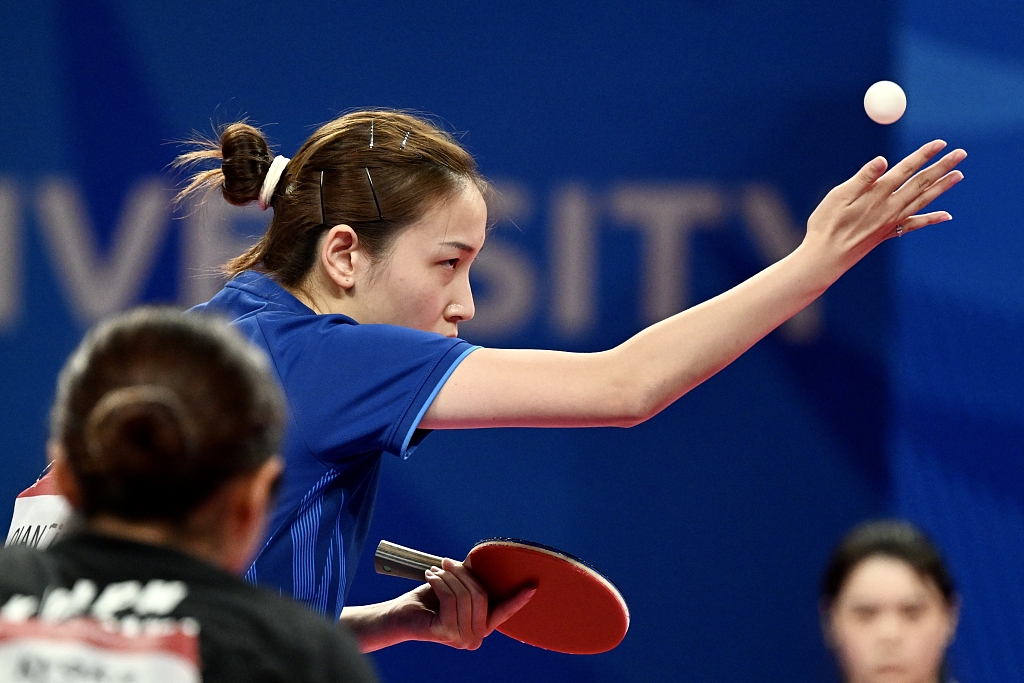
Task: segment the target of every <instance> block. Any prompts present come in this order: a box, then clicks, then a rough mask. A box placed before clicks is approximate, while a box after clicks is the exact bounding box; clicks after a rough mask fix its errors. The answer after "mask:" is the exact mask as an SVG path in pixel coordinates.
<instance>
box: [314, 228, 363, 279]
mask: <svg viewBox="0 0 1024 683" xmlns="http://www.w3.org/2000/svg"><path fill="white" fill-rule="evenodd" d="M366 259H367V255H366V253H365V250H364V249H363V246H362V244H361V243H360V241H359V235H357V234H356V231H355V230H353V229H352V228H351V227H349V226H347V225H335V226H334V227H333V228H331V229H330V230H328V231H327V234H326V235H324V238H323V241H322V243H321V244H320V264H321V265H322V266H323V268H324V271H325V272H326V274H327V277H328V278H329V279H330V280H331V282H333V283H334V284H335V285H336V286H338V287H340V288H342V289H351V288H352V286H353V285H354V284H355V283H356V279H357V278H358V276H359V274H360V271H361V270H362V269H363V266H364V265H366V264H365V263H364V261H366Z"/></svg>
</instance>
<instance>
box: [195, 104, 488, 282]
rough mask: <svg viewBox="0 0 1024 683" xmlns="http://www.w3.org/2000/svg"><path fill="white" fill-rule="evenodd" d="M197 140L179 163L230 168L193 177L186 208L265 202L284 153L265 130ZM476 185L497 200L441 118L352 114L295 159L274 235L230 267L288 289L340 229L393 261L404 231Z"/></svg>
mask: <svg viewBox="0 0 1024 683" xmlns="http://www.w3.org/2000/svg"><path fill="white" fill-rule="evenodd" d="M196 144H197V149H196V150H194V151H192V152H189V153H187V154H183V155H181V156H179V157H178V159H177V160H176V161H175V165H176V166H190V165H192V164H195V163H201V162H204V161H209V160H215V159H220V160H221V166H220V168H218V169H212V170H206V171H200V172H198V173H195V174H194V175H192V176H191V177H190V179H189V182H188V184H187V186H186V187H185V189H183V190H182V191H181V192H180V193H179V195H178V199H177V200H178V201H179V202H180V201H182V200H183V199H185V198H187V197H189V196H190V195H192V194H194V193H196V192H199V191H201V190H204V189H205V190H214V189H217V188H220V190H221V192H222V194H223V195H224V198H225V199H226V200H227V201H228V202H230V203H232V204H236V205H239V206H241V205H244V204H248V203H250V202H253V201H256V200H257V199H258V198H259V193H260V188H261V187H262V185H263V180H264V179H265V178H266V176H267V171H268V170H269V169H270V164H271V162H272V161H273V159H274V156H273V154H272V153H271V151H270V146H269V145H268V144H267V140H266V138H265V137H264V135H263V133H262V132H261V131H260V130H259V129H258V128H255V127H253V126H251V125H249V124H247V123H244V122H241V123H233V124H230V125H228V126H225V127H224V128H222V129H221V130H220V132H219V140H217V141H212V140H209V141H205V142H204V141H201V140H200V141H197V143H196ZM321 173H322V175H323V184H322V193H323V194H322V200H323V208H322V211H323V214H321ZM469 185H475V186H476V188H477V189H478V190H480V192H481V194H483V195H484V197H485V198H487V197H488V195H489V194H490V188H489V185H488V183H487V181H486V180H484V178H483V176H481V175H480V172H479V171H478V170H477V167H476V162H475V161H474V160H473V157H472V156H471V155H470V154H469V152H467V151H466V150H465V149H463V148H462V147H461V146H460V145H459V144H458V143H457V142H456V141H455V139H454V138H453V137H452V136H451V135H449V134H448V133H446V132H444V131H443V130H441V129H440V128H439V127H437V126H435V125H434V124H432V123H431V122H429V121H427V120H425V119H423V118H421V117H419V116H416V115H413V114H410V113H407V112H400V111H393V110H366V111H355V112H351V113H348V114H345V115H344V116H341V117H339V118H337V119H334V120H333V121H330V122H329V123H326V124H324V125H323V126H321V127H320V128H319V129H317V130H316V132H314V133H313V135H312V136H310V138H309V139H308V140H306V142H305V143H303V145H302V146H301V147H300V148H299V151H298V152H296V153H295V156H294V157H292V159H291V161H289V162H288V165H287V167H285V170H284V174H283V175H282V177H281V179H280V181H279V182H278V184H277V187H276V189H275V191H274V194H273V197H272V199H271V200H270V205H271V206H272V207H273V208H274V216H273V218H272V219H271V221H270V226H269V227H268V228H267V232H266V233H265V234H264V235H263V237H262V238H261V239H260V240H259V241H258V242H257V243H256V244H254V245H253V246H252V247H250V248H249V249H248V250H247V251H246V252H245V253H243V254H241V255H240V256H237V257H235V258H233V259H231V260H230V261H228V263H226V264H225V265H224V270H225V271H226V272H227V273H228V274H229V275H232V276H234V275H237V274H238V273H240V272H242V271H244V270H247V269H250V268H257V269H260V270H263V271H264V272H268V273H270V274H272V275H274V276H275V277H276V279H277V280H278V281H279V282H280V283H281V284H283V285H286V286H293V285H297V284H300V283H301V281H302V279H303V278H304V277H305V276H306V274H307V273H308V272H309V270H310V268H312V266H313V263H314V262H315V260H316V248H317V244H318V242H319V239H320V236H321V235H322V234H323V233H324V231H325V230H326V229H327V228H328V227H331V226H334V225H339V224H345V225H348V226H350V227H351V228H352V229H353V230H355V232H356V234H357V235H358V236H359V240H360V242H361V243H362V244H363V245H364V246H365V247H366V248H367V250H368V251H369V252H370V254H371V255H372V256H374V257H375V258H383V257H386V255H387V253H388V250H389V248H390V247H391V245H392V243H393V241H394V239H395V237H396V236H397V234H398V232H399V231H400V230H401V229H402V228H404V227H406V226H408V225H409V224H411V223H414V222H415V221H416V220H418V219H419V218H421V217H422V216H423V214H424V213H426V211H428V210H429V209H430V208H431V207H433V206H434V205H435V204H436V203H438V202H441V201H445V200H447V199H449V198H451V197H453V196H455V195H456V194H457V193H458V192H459V191H460V190H462V189H463V188H465V187H467V186H469Z"/></svg>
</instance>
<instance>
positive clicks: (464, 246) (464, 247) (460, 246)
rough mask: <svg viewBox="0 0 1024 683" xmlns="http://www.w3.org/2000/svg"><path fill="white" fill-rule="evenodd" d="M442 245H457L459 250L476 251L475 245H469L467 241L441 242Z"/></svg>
mask: <svg viewBox="0 0 1024 683" xmlns="http://www.w3.org/2000/svg"><path fill="white" fill-rule="evenodd" d="M441 246H442V247H455V248H456V249H458V250H459V251H476V249H474V248H473V247H471V246H469V245H468V244H466V243H465V242H441Z"/></svg>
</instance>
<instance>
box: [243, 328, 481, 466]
mask: <svg viewBox="0 0 1024 683" xmlns="http://www.w3.org/2000/svg"><path fill="white" fill-rule="evenodd" d="M339 318H340V317H339ZM339 318H335V317H334V316H315V318H314V319H313V320H312V321H311V320H310V317H306V318H304V319H301V320H296V319H294V318H291V319H283V320H281V321H280V323H279V324H278V325H275V324H274V323H273V322H272V321H270V320H268V319H267V318H263V319H262V320H261V322H260V326H261V327H262V328H264V329H263V332H264V334H265V335H266V338H267V340H268V342H269V346H270V347H271V355H272V357H273V360H274V363H275V365H276V366H277V368H276V369H277V372H278V376H279V377H280V379H281V383H282V384H283V386H284V391H285V395H286V396H287V399H288V404H289V408H290V409H291V412H292V418H293V420H294V425H295V427H296V428H298V429H299V430H300V433H301V436H302V438H303V440H304V441H305V442H306V446H307V447H308V448H309V449H310V450H311V451H312V452H313V453H314V454H315V455H316V456H317V457H318V458H319V459H321V461H322V462H324V464H336V463H339V462H343V461H344V460H346V459H347V458H349V457H352V456H357V455H361V454H363V453H368V452H371V451H384V452H386V453H391V454H393V455H397V456H400V457H406V456H407V455H408V454H409V453H410V452H411V451H412V449H413V448H414V447H415V446H416V444H417V443H419V440H420V439H421V438H422V434H417V433H416V431H417V429H416V428H417V425H418V424H419V422H420V420H421V419H422V418H423V415H424V413H426V412H427V409H428V408H429V407H430V403H431V402H432V401H433V400H434V397H435V396H436V395H437V392H438V391H440V389H441V387H442V386H443V385H444V383H445V381H446V380H447V379H448V376H449V375H451V373H452V371H454V370H455V368H456V366H458V364H459V363H460V362H461V361H462V360H463V359H464V358H465V357H466V356H467V355H469V354H470V353H471V352H472V351H474V350H475V349H476V348H478V347H476V346H473V345H471V344H469V343H468V342H465V341H463V340H461V339H451V338H448V337H443V336H441V335H439V334H434V333H431V332H422V331H419V330H413V329H409V328H405V327H397V326H393V325H352V324H349V323H346V322H344V321H343V320H339ZM268 328H271V329H268ZM311 328H312V329H311Z"/></svg>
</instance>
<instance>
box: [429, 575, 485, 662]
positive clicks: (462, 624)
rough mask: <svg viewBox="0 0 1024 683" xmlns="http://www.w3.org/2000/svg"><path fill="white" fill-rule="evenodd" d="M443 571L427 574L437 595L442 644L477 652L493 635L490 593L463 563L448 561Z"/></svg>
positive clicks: (439, 636)
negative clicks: (490, 629) (489, 607)
mask: <svg viewBox="0 0 1024 683" xmlns="http://www.w3.org/2000/svg"><path fill="white" fill-rule="evenodd" d="M442 566H443V569H442V568H439V567H431V568H430V569H429V570H428V571H427V572H426V579H427V583H429V584H430V586H431V588H433V589H434V593H435V594H436V595H437V598H438V602H439V607H438V618H437V621H438V625H439V629H440V632H439V633H438V634H437V636H438V640H439V641H440V642H444V643H447V644H448V645H451V646H452V647H458V648H463V649H467V650H475V649H477V648H478V647H480V645H481V643H482V642H483V639H484V638H485V637H486V636H487V635H488V634H489V633H490V631H489V630H488V628H487V612H488V605H487V593H486V592H485V591H484V589H483V587H482V586H481V585H480V583H479V582H478V581H477V580H476V579H475V578H474V577H473V575H472V574H471V573H470V572H469V570H468V569H466V568H465V567H464V566H463V565H462V563H461V562H455V561H453V560H450V559H447V558H445V560H444V561H443V562H442Z"/></svg>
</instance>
